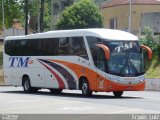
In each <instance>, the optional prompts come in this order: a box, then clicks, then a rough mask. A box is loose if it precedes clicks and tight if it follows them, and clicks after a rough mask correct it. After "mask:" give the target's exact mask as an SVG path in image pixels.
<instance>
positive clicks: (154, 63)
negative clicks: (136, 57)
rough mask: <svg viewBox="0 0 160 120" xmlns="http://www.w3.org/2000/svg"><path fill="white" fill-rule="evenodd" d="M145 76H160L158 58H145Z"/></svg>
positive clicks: (159, 61) (159, 59)
mask: <svg viewBox="0 0 160 120" xmlns="http://www.w3.org/2000/svg"><path fill="white" fill-rule="evenodd" d="M145 66H146V77H147V78H160V58H159V57H158V56H154V57H153V59H152V60H151V61H148V60H146V63H145Z"/></svg>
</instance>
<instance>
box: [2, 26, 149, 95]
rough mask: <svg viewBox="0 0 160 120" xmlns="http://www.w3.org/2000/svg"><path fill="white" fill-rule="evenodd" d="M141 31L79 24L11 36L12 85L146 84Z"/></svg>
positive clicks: (133, 87) (7, 65)
mask: <svg viewBox="0 0 160 120" xmlns="http://www.w3.org/2000/svg"><path fill="white" fill-rule="evenodd" d="M142 49H146V50H147V51H148V58H149V59H151V57H152V51H151V49H150V48H148V47H147V46H144V45H140V44H139V40H138V38H137V37H136V36H134V35H132V34H130V33H127V32H123V31H119V30H110V29H98V28H97V29H77V30H60V31H50V32H45V33H38V34H32V35H26V36H16V37H7V38H6V39H5V40H4V53H3V67H4V79H5V84H6V85H13V86H23V88H24V91H25V92H35V91H37V90H38V89H41V88H47V89H49V90H50V91H51V92H54V93H60V92H61V91H62V90H63V89H71V90H72V89H77V90H78V89H79V90H82V94H84V95H91V94H92V92H113V94H114V95H115V96H117V97H120V96H121V95H122V94H123V91H140V90H144V88H145V77H144V74H145V69H144V58H143V50H142Z"/></svg>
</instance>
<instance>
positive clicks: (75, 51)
mask: <svg viewBox="0 0 160 120" xmlns="http://www.w3.org/2000/svg"><path fill="white" fill-rule="evenodd" d="M70 54H71V55H76V56H80V57H83V58H85V59H88V55H87V51H86V47H85V43H84V40H83V37H71V38H70Z"/></svg>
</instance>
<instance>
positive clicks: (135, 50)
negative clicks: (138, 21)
mask: <svg viewBox="0 0 160 120" xmlns="http://www.w3.org/2000/svg"><path fill="white" fill-rule="evenodd" d="M105 45H106V46H108V47H109V49H110V52H111V56H110V59H109V60H108V67H109V69H108V70H109V71H108V72H109V73H111V74H114V75H120V76H136V75H141V74H143V73H144V71H145V69H144V61H143V54H142V52H141V50H140V45H139V43H138V41H108V42H106V44H105Z"/></svg>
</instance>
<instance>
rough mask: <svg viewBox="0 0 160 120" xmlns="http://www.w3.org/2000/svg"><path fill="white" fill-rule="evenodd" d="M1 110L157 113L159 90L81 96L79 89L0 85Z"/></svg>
mask: <svg viewBox="0 0 160 120" xmlns="http://www.w3.org/2000/svg"><path fill="white" fill-rule="evenodd" d="M0 113H1V114H3V113H11V114H23V113H24V114H42V113H43V114H132V113H135V114H136V113H137V114H144V113H152V114H155V113H156V114H160V91H140V92H139V91H134V92H124V94H123V97H122V98H115V97H114V96H113V95H112V93H94V94H93V96H92V97H89V98H88V97H84V96H82V95H81V91H76V90H64V91H63V93H62V94H59V95H54V94H52V93H50V92H49V91H48V90H45V89H44V90H40V91H39V92H38V93H32V94H27V93H24V92H23V89H22V88H21V87H5V86H1V87H0Z"/></svg>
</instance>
